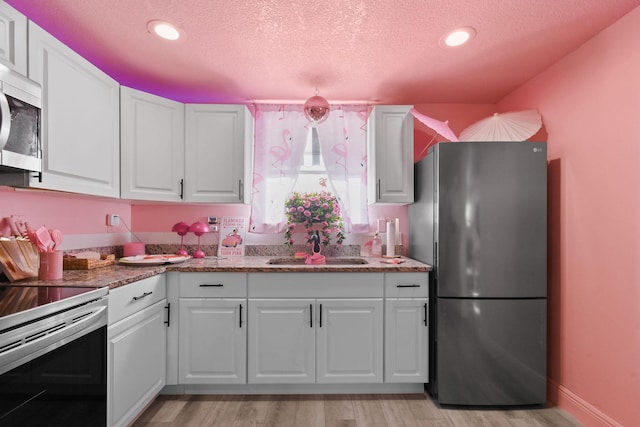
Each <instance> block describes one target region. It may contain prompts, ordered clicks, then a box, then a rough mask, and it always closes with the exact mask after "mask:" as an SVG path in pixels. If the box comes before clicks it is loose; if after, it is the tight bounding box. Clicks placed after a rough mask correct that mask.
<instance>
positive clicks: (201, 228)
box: [189, 221, 209, 258]
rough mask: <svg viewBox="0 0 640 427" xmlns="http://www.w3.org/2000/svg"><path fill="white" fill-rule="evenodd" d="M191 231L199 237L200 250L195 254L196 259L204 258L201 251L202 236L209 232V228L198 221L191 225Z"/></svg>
mask: <svg viewBox="0 0 640 427" xmlns="http://www.w3.org/2000/svg"><path fill="white" fill-rule="evenodd" d="M189 231H191V232H192V233H193V234H195V235H196V236H198V250H197V251H195V252H194V254H193V257H194V258H204V255H205V254H204V251H202V250H201V249H200V236H202V235H203V234H205V233H208V232H209V226H208V225H207V224H205V223H204V222H201V221H198V222H194V223H193V224H191V227H189Z"/></svg>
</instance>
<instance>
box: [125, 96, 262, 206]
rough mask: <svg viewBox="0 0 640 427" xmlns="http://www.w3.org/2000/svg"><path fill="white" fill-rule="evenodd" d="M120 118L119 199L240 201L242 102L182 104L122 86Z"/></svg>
mask: <svg viewBox="0 0 640 427" xmlns="http://www.w3.org/2000/svg"><path fill="white" fill-rule="evenodd" d="M120 121H121V144H122V148H121V150H122V156H121V164H122V165H121V168H122V175H121V177H122V190H121V196H122V198H127V199H134V200H154V201H165V202H181V201H184V202H205V203H243V202H245V195H247V194H250V193H249V187H248V186H249V185H250V184H251V180H250V179H249V178H247V177H246V174H247V173H248V171H250V170H251V144H252V138H253V116H251V114H250V113H249V110H248V109H247V107H246V106H244V105H217V104H186V105H185V104H182V103H180V102H176V101H172V100H170V99H166V98H162V97H159V96H155V95H151V94H148V93H145V92H141V91H138V90H135V89H131V88H127V87H122V90H121V117H120ZM246 201H247V202H248V198H247V199H246Z"/></svg>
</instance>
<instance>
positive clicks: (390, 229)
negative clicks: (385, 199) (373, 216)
mask: <svg viewBox="0 0 640 427" xmlns="http://www.w3.org/2000/svg"><path fill="white" fill-rule="evenodd" d="M395 255H396V224H395V223H394V222H393V221H387V256H395Z"/></svg>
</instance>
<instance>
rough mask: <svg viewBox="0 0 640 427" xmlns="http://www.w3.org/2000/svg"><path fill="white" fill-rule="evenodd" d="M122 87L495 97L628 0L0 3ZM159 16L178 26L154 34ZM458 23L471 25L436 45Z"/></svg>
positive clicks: (614, 16)
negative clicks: (459, 42)
mask: <svg viewBox="0 0 640 427" xmlns="http://www.w3.org/2000/svg"><path fill="white" fill-rule="evenodd" d="M6 2H7V3H9V4H11V5H13V7H15V8H16V9H18V10H19V11H21V12H22V13H24V14H25V15H27V16H28V17H29V18H31V19H32V20H33V21H34V22H36V23H38V24H39V25H40V26H42V27H43V28H44V29H46V30H47V31H49V32H50V33H52V34H53V35H55V36H56V37H57V38H59V39H60V40H62V41H63V42H65V43H66V44H67V45H69V46H70V47H71V48H73V49H74V50H75V51H77V52H78V53H80V54H82V55H83V56H84V57H86V58H87V59H89V60H90V61H91V62H93V63H94V64H96V65H97V66H98V67H100V68H101V69H103V70H104V71H105V72H107V73H108V74H110V75H111V76H112V77H114V78H115V79H116V80H118V81H119V82H120V83H121V84H123V85H127V86H131V87H134V88H137V89H141V90H145V91H147V92H151V93H155V94H158V95H162V96H165V97H168V98H172V99H175V100H178V101H182V102H217V103H249V102H254V101H257V102H259V101H263V102H264V101H268V102H278V101H288V102H303V101H304V100H305V99H306V98H308V97H309V96H311V95H313V94H314V92H315V89H316V88H318V90H319V92H320V95H322V96H324V97H325V98H327V99H328V100H329V102H331V103H337V102H366V103H384V104H422V103H494V102H497V101H498V100H500V99H501V98H502V97H503V96H505V95H506V94H508V93H509V92H511V91H512V90H513V89H515V88H516V87H518V86H519V85H521V84H522V83H524V82H526V81H527V80H529V79H530V78H532V77H533V76H535V75H536V74H538V73H539V72H541V71H542V70H544V69H545V68H547V67H548V66H550V65H551V64H553V63H554V62H555V61H557V60H558V59H560V58H562V57H563V56H565V55H567V54H568V53H570V52H571V51H573V50H575V49H576V48H577V47H579V46H580V45H581V44H583V43H584V42H586V41H587V40H589V39H590V38H592V37H593V36H595V35H596V34H597V33H599V32H600V31H601V30H603V29H604V28H606V27H607V26H609V25H610V24H612V23H613V22H615V21H616V20H618V19H619V18H620V17H622V16H623V15H624V14H626V13H628V12H629V11H630V10H632V9H634V8H635V7H637V6H638V5H639V4H640V0H607V1H603V0H482V1H479V0H449V1H445V0H324V1H311V0H236V1H222V0H136V1H131V0H110V1H107V0H82V1H78V0H47V1H46V2H44V1H42V0H6ZM152 19H163V20H167V21H171V22H173V23H175V24H177V25H178V26H179V27H180V28H181V29H182V30H183V31H184V33H185V34H186V37H185V38H184V39H183V40H181V41H178V42H169V41H165V40H161V39H157V38H155V37H154V36H152V35H151V34H149V33H148V32H147V29H146V23H147V22H148V21H150V20H152ZM459 26H471V27H474V28H475V29H476V31H477V36H476V37H475V39H473V40H472V41H471V42H470V43H469V44H468V45H465V46H463V47H458V48H442V47H440V46H439V43H438V40H439V38H440V37H441V36H442V35H443V34H444V33H446V32H447V31H449V30H452V29H454V28H456V27H459Z"/></svg>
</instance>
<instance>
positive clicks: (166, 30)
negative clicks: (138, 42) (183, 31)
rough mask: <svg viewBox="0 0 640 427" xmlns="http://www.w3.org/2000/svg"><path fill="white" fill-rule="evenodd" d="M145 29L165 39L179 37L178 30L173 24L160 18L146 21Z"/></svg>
mask: <svg viewBox="0 0 640 427" xmlns="http://www.w3.org/2000/svg"><path fill="white" fill-rule="evenodd" d="M147 30H148V31H149V32H150V33H151V34H155V35H157V36H158V37H162V38H163V39H167V40H178V39H179V38H180V31H179V30H178V29H177V28H176V26H175V25H173V24H171V23H169V22H167V21H160V20H157V19H156V20H153V21H149V22H148V23H147Z"/></svg>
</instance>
